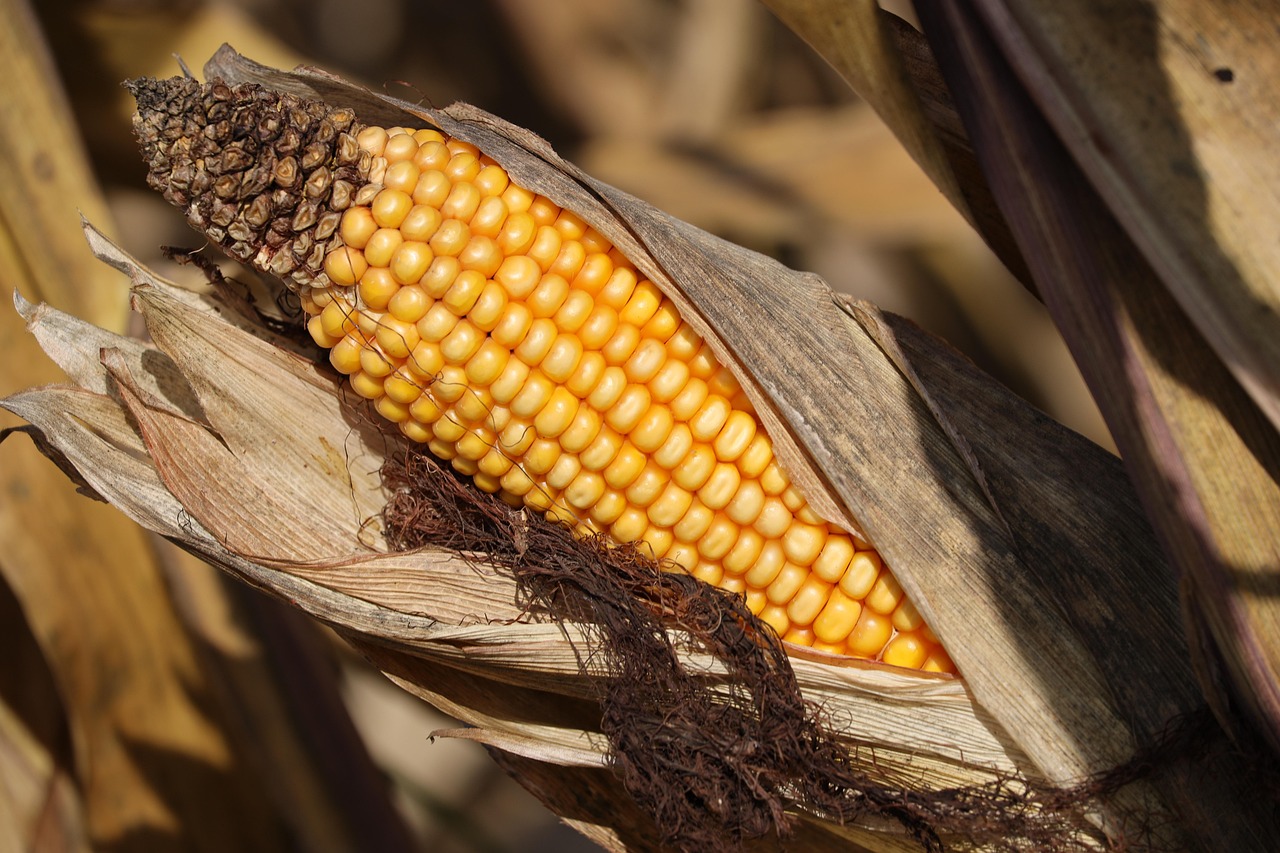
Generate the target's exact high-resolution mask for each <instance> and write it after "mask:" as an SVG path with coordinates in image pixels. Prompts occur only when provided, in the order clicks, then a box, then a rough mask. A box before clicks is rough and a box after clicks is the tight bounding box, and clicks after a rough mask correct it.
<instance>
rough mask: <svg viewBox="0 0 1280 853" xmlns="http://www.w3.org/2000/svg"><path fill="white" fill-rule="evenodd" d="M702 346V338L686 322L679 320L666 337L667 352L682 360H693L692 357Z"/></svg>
mask: <svg viewBox="0 0 1280 853" xmlns="http://www.w3.org/2000/svg"><path fill="white" fill-rule="evenodd" d="M701 348H702V338H701V337H700V336H699V335H698V333H697V332H695V331H694V330H693V327H692V326H690V325H689V324H688V323H685V322H681V323H680V327H679V328H678V329H676V330H675V332H674V333H673V334H672V335H671V337H669V338H667V352H668V353H670V354H671V357H672V358H675V359H679V360H680V361H683V362H690V361H693V357H694V356H695V355H696V354H697V352H698V350H699V349H701Z"/></svg>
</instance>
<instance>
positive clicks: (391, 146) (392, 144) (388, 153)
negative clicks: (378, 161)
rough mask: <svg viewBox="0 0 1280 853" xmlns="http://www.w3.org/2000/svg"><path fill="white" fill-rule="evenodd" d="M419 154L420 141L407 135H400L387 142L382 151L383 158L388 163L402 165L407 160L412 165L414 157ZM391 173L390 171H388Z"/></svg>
mask: <svg viewBox="0 0 1280 853" xmlns="http://www.w3.org/2000/svg"><path fill="white" fill-rule="evenodd" d="M417 153H418V140H416V139H414V138H413V137H412V136H411V135H409V134H407V133H398V134H396V135H395V136H392V137H390V138H389V139H388V140H387V144H386V146H385V147H384V148H383V149H382V156H383V157H386V158H387V162H388V163H392V164H394V163H402V162H404V161H406V160H408V161H410V165H412V160H413V155H415V154H417ZM388 171H390V169H388Z"/></svg>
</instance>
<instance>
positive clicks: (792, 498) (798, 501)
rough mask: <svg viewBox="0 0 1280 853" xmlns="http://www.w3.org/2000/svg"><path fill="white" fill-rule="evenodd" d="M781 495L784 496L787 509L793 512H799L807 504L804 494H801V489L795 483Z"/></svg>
mask: <svg viewBox="0 0 1280 853" xmlns="http://www.w3.org/2000/svg"><path fill="white" fill-rule="evenodd" d="M780 497H781V498H782V502H783V503H784V504H786V505H787V509H789V510H791V511H792V512H799V511H800V510H801V509H803V508H804V507H805V506H807V504H806V503H805V499H804V495H802V494H800V490H799V489H797V488H796V486H795V483H792V484H791V485H790V486H788V487H787V490H786V491H785V492H783V493H782V494H781V496H780Z"/></svg>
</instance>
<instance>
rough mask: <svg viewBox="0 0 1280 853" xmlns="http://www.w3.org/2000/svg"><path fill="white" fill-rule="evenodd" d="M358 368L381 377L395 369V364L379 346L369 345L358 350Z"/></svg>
mask: <svg viewBox="0 0 1280 853" xmlns="http://www.w3.org/2000/svg"><path fill="white" fill-rule="evenodd" d="M360 369H361V370H363V371H364V372H365V373H367V374H369V375H370V376H376V377H378V378H382V377H384V376H389V375H390V374H391V371H393V370H395V369H396V364H394V363H393V362H392V361H391V360H390V359H389V358H387V356H386V354H384V353H383V351H382V350H381V349H380V348H378V347H377V346H371V347H365V348H364V349H363V350H361V351H360Z"/></svg>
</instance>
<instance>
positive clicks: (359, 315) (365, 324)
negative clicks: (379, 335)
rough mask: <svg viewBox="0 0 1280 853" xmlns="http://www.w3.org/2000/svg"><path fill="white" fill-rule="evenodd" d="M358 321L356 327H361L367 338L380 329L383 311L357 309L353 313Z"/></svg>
mask: <svg viewBox="0 0 1280 853" xmlns="http://www.w3.org/2000/svg"><path fill="white" fill-rule="evenodd" d="M353 319H354V320H355V321H356V328H357V329H359V330H360V331H361V332H362V333H363V334H364V336H365V338H372V337H373V333H374V332H376V331H377V330H378V324H379V323H380V322H382V313H381V312H379V311H367V310H366V311H357V312H356V313H355V314H354V315H353Z"/></svg>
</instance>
